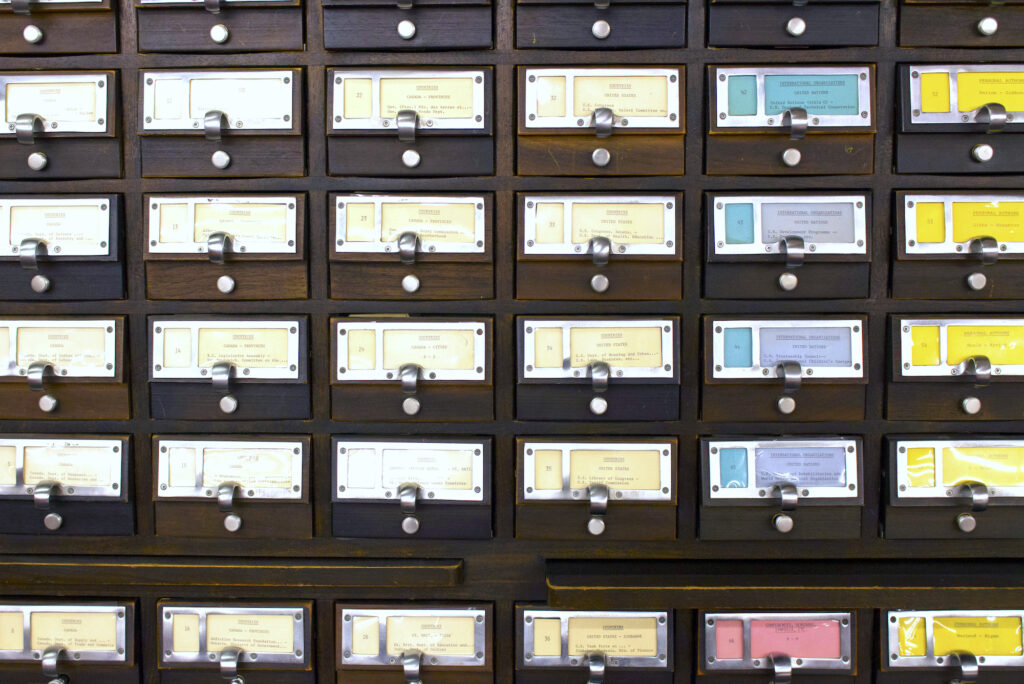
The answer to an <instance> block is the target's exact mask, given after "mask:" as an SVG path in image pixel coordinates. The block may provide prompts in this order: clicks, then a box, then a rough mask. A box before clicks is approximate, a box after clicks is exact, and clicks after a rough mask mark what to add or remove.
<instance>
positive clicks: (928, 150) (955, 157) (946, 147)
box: [896, 132, 1024, 174]
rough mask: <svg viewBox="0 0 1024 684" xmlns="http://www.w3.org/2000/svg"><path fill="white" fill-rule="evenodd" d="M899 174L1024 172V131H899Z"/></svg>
mask: <svg viewBox="0 0 1024 684" xmlns="http://www.w3.org/2000/svg"><path fill="white" fill-rule="evenodd" d="M896 172H897V173H953V174H957V173H963V174H979V173H1022V172H1024V134H1014V133H1009V132H1005V133H1001V134H999V135H985V134H984V133H898V134H897V135H896Z"/></svg>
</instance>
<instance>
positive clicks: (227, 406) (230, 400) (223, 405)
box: [217, 394, 238, 413]
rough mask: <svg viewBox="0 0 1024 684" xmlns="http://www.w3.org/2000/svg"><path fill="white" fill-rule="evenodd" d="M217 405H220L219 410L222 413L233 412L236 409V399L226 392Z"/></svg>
mask: <svg viewBox="0 0 1024 684" xmlns="http://www.w3.org/2000/svg"><path fill="white" fill-rule="evenodd" d="M217 405H218V406H220V410H221V412H223V413H234V412H235V411H237V410H238V399H235V398H234V397H233V396H231V395H230V394H227V395H225V396H223V397H221V398H220V401H219V402H218V403H217Z"/></svg>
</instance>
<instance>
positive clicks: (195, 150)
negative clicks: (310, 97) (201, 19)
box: [139, 9, 306, 178]
mask: <svg viewBox="0 0 1024 684" xmlns="http://www.w3.org/2000/svg"><path fill="white" fill-rule="evenodd" d="M196 11H198V9H197V10H196ZM139 93H140V95H139V108H140V110H141V111H140V112H139V135H140V136H142V137H141V140H140V143H141V145H140V154H141V156H142V175H143V176H146V177H172V178H177V177H202V178H239V177H243V178H249V177H256V176H291V177H294V176H302V175H305V173H306V161H305V149H304V145H303V142H304V141H303V135H302V70H301V69H233V70H227V71H219V70H208V69H207V70H195V71H141V72H139Z"/></svg>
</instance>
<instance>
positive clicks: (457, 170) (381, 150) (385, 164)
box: [327, 135, 494, 177]
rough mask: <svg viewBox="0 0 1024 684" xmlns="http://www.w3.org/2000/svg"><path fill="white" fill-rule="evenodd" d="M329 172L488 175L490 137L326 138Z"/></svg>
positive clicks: (491, 165)
mask: <svg viewBox="0 0 1024 684" xmlns="http://www.w3.org/2000/svg"><path fill="white" fill-rule="evenodd" d="M327 165H328V168H329V169H330V173H331V175H332V176H401V177H424V176H490V175H492V174H494V140H493V139H492V138H491V137H489V136H447V135H446V136H440V135H439V136H433V137H426V136H422V137H419V138H417V139H416V142H415V143H414V144H412V145H410V144H408V143H404V142H402V141H401V140H399V139H398V138H390V137H380V136H372V137H371V136H365V137H360V136H339V137H336V138H330V139H328V141H327Z"/></svg>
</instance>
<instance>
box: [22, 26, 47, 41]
mask: <svg viewBox="0 0 1024 684" xmlns="http://www.w3.org/2000/svg"><path fill="white" fill-rule="evenodd" d="M21 37H22V38H24V39H25V42H26V43H32V44H33V45H35V44H36V43H41V42H43V29H41V28H39V27H38V26H36V25H35V24H29V25H28V26H26V27H25V30H24V31H22V32H21Z"/></svg>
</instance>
